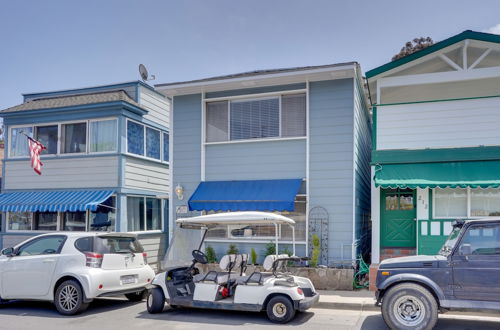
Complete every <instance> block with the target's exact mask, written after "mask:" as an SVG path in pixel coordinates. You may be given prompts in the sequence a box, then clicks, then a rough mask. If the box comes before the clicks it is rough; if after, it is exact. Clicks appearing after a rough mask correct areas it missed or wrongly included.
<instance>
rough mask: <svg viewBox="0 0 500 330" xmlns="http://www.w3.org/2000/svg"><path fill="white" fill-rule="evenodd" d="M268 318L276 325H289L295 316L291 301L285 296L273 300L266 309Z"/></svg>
mask: <svg viewBox="0 0 500 330" xmlns="http://www.w3.org/2000/svg"><path fill="white" fill-rule="evenodd" d="M266 311H267V317H268V318H269V320H270V321H271V322H274V323H287V322H289V321H290V320H291V319H293V317H294V316H295V308H294V307H293V304H292V302H291V300H290V299H289V298H288V297H285V296H276V297H273V298H271V300H269V302H268V303H267V307H266Z"/></svg>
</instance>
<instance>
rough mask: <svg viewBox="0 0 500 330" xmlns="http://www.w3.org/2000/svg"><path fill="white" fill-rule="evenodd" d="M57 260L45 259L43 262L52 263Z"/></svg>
mask: <svg viewBox="0 0 500 330" xmlns="http://www.w3.org/2000/svg"><path fill="white" fill-rule="evenodd" d="M55 261H56V259H44V260H43V263H44V264H50V263H52V262H55Z"/></svg>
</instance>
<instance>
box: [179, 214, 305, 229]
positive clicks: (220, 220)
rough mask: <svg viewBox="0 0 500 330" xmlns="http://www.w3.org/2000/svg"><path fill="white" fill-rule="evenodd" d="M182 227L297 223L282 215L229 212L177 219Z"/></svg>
mask: <svg viewBox="0 0 500 330" xmlns="http://www.w3.org/2000/svg"><path fill="white" fill-rule="evenodd" d="M177 223H178V224H180V225H195V226H196V225H198V226H210V225H227V224H237V225H250V224H288V225H291V226H293V225H294V224H295V221H293V220H292V219H290V218H287V217H285V216H282V215H280V214H275V213H268V212H227V213H217V214H210V215H202V216H198V217H192V218H181V219H177Z"/></svg>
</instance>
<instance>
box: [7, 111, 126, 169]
mask: <svg viewBox="0 0 500 330" xmlns="http://www.w3.org/2000/svg"><path fill="white" fill-rule="evenodd" d="M107 120H115V121H116V128H117V129H116V150H114V151H100V152H91V151H90V123H91V122H96V121H107ZM77 123H85V124H86V125H87V126H86V134H87V138H86V150H85V152H78V153H62V152H61V150H62V125H66V124H77ZM40 126H42V127H43V126H57V153H55V154H42V155H40V157H41V158H42V159H43V158H45V157H58V158H59V157H60V158H64V157H71V156H84V155H96V154H116V153H117V152H118V145H119V143H120V139H119V136H120V128H119V127H118V118H117V117H104V118H92V119H84V120H69V121H61V122H48V123H40V124H24V125H11V126H9V130H8V139H7V140H8V143H7V144H8V145H7V147H8V149H7V155H8V158H10V159H26V158H30V156H29V155H27V156H12V155H11V147H12V141H11V140H12V139H11V137H12V129H15V128H22V127H25V128H26V127H31V130H32V132H33V138H36V127H40Z"/></svg>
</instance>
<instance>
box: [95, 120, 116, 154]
mask: <svg viewBox="0 0 500 330" xmlns="http://www.w3.org/2000/svg"><path fill="white" fill-rule="evenodd" d="M117 130H118V124H117V120H116V119H111V120H95V121H90V132H89V135H90V137H89V144H90V152H110V151H116V150H117V149H118V142H117V136H118V131H117Z"/></svg>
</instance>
